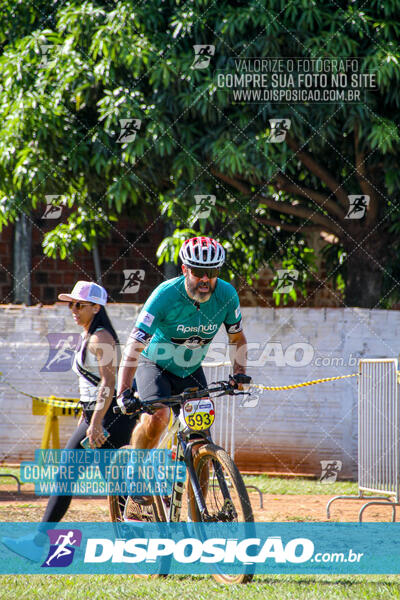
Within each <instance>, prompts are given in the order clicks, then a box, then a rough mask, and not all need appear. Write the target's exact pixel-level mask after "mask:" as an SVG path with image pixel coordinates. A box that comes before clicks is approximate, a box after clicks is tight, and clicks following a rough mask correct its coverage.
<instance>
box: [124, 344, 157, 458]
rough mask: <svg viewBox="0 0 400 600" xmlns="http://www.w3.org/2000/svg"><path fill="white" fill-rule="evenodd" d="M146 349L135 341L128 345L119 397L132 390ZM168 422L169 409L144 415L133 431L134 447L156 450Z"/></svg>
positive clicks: (125, 352) (132, 441)
mask: <svg viewBox="0 0 400 600" xmlns="http://www.w3.org/2000/svg"><path fill="white" fill-rule="evenodd" d="M144 349H145V345H144V344H142V343H141V342H139V341H137V340H133V341H131V342H129V343H128V344H127V345H126V347H125V350H124V354H123V357H122V360H121V366H120V368H119V372H118V389H117V395H118V396H119V395H120V394H122V393H123V392H124V391H125V390H127V389H131V387H132V381H133V378H134V376H135V373H136V369H137V365H138V361H139V357H140V355H141V353H142V352H143V350H144ZM168 420H169V409H168V408H161V409H159V410H157V411H156V412H155V413H154V414H153V415H146V414H143V415H142V416H141V417H140V422H139V423H138V424H137V425H136V427H135V429H134V430H133V435H132V440H131V445H132V447H133V448H154V447H155V446H156V445H157V443H158V440H159V438H160V436H161V434H162V433H163V431H164V429H165V427H166V426H167V425H168Z"/></svg>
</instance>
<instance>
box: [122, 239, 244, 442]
mask: <svg viewBox="0 0 400 600" xmlns="http://www.w3.org/2000/svg"><path fill="white" fill-rule="evenodd" d="M179 257H180V259H181V261H182V273H183V274H182V275H181V276H179V277H176V278H174V279H169V280H167V281H165V282H164V283H161V284H160V285H159V286H158V287H157V288H156V289H155V290H154V291H153V292H152V294H151V295H150V297H149V298H148V300H147V301H146V303H145V304H144V306H143V308H142V310H141V312H140V314H139V316H138V318H137V321H136V323H135V326H134V327H133V329H132V331H131V333H130V335H129V338H128V343H127V345H126V347H125V351H124V354H123V357H122V360H121V365H120V369H119V374H118V387H117V403H118V404H119V406H120V407H121V409H122V411H126V410H127V407H129V403H130V397H131V393H130V388H131V383H132V380H133V377H134V376H135V377H136V384H137V388H138V395H139V397H140V398H141V400H153V399H156V398H160V397H164V396H169V395H171V394H179V393H181V392H182V391H183V390H184V389H186V388H188V387H198V388H202V387H206V385H207V382H206V378H205V375H204V372H203V369H202V367H201V363H202V361H203V358H204V357H205V355H206V354H207V350H208V348H209V346H210V343H211V342H212V340H213V338H214V336H215V335H216V333H217V331H218V330H219V328H220V326H221V325H222V323H224V325H225V328H226V331H227V334H228V338H229V343H230V344H231V345H232V349H233V352H232V359H233V374H234V375H237V374H239V373H245V370H246V363H245V355H246V337H245V335H244V333H243V331H242V317H241V312H240V305H239V297H238V295H237V292H236V290H235V289H234V287H233V286H232V285H231V284H230V283H227V282H226V281H223V280H222V279H219V278H218V274H219V269H220V267H221V266H222V265H223V263H224V261H225V250H224V248H223V246H222V245H221V244H220V243H219V242H217V241H216V240H214V239H211V238H208V237H195V238H191V239H190V240H186V241H185V242H184V243H183V244H182V247H181V249H180V252H179ZM128 410H129V409H128ZM168 420H169V409H168V408H162V409H159V410H157V411H156V412H155V413H154V414H153V415H149V414H144V415H142V416H141V419H140V422H139V423H138V425H137V426H136V428H135V430H134V432H133V436H132V442H131V443H132V446H133V447H134V448H146V449H147V448H154V447H155V446H156V445H157V443H158V440H159V438H160V436H161V434H162V433H163V431H164V429H165V427H166V426H167V425H168Z"/></svg>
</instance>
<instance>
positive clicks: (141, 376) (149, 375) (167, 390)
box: [136, 356, 207, 400]
mask: <svg viewBox="0 0 400 600" xmlns="http://www.w3.org/2000/svg"><path fill="white" fill-rule="evenodd" d="M136 384H137V388H138V393H139V398H140V399H141V400H155V399H156V398H163V397H166V396H172V395H175V394H180V393H181V392H183V391H184V390H185V389H186V388H193V387H198V388H200V389H201V388H205V387H207V380H206V377H205V375H204V371H203V368H202V367H199V368H198V369H197V370H196V371H195V372H194V373H192V374H191V375H189V376H188V377H178V376H177V375H174V374H173V373H171V372H170V371H167V370H166V369H163V368H162V367H159V366H158V365H156V364H155V363H154V362H152V361H151V360H149V359H148V358H146V357H145V356H141V357H140V360H139V365H138V368H137V371H136Z"/></svg>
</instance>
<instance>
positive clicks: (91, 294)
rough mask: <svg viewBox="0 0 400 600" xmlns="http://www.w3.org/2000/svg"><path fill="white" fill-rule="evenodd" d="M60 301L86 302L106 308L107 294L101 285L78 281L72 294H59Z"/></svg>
mask: <svg viewBox="0 0 400 600" xmlns="http://www.w3.org/2000/svg"><path fill="white" fill-rule="evenodd" d="M58 299H59V300H63V301H64V302H69V301H71V300H84V301H86V302H93V303H94V304H101V306H104V305H105V304H106V303H107V292H106V290H105V289H104V288H103V287H101V285H98V284H97V283H93V282H92V281H77V282H76V284H75V285H74V289H73V290H72V292H71V293H70V294H59V295H58Z"/></svg>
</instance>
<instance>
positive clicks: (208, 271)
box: [190, 267, 219, 279]
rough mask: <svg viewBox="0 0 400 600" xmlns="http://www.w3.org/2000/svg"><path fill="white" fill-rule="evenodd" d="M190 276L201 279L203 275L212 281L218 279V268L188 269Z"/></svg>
mask: <svg viewBox="0 0 400 600" xmlns="http://www.w3.org/2000/svg"><path fill="white" fill-rule="evenodd" d="M190 270H191V272H192V274H193V275H194V276H195V277H198V278H199V279H201V278H202V277H204V275H207V277H208V279H213V278H214V277H218V273H219V268H218V267H210V268H206V267H190Z"/></svg>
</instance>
